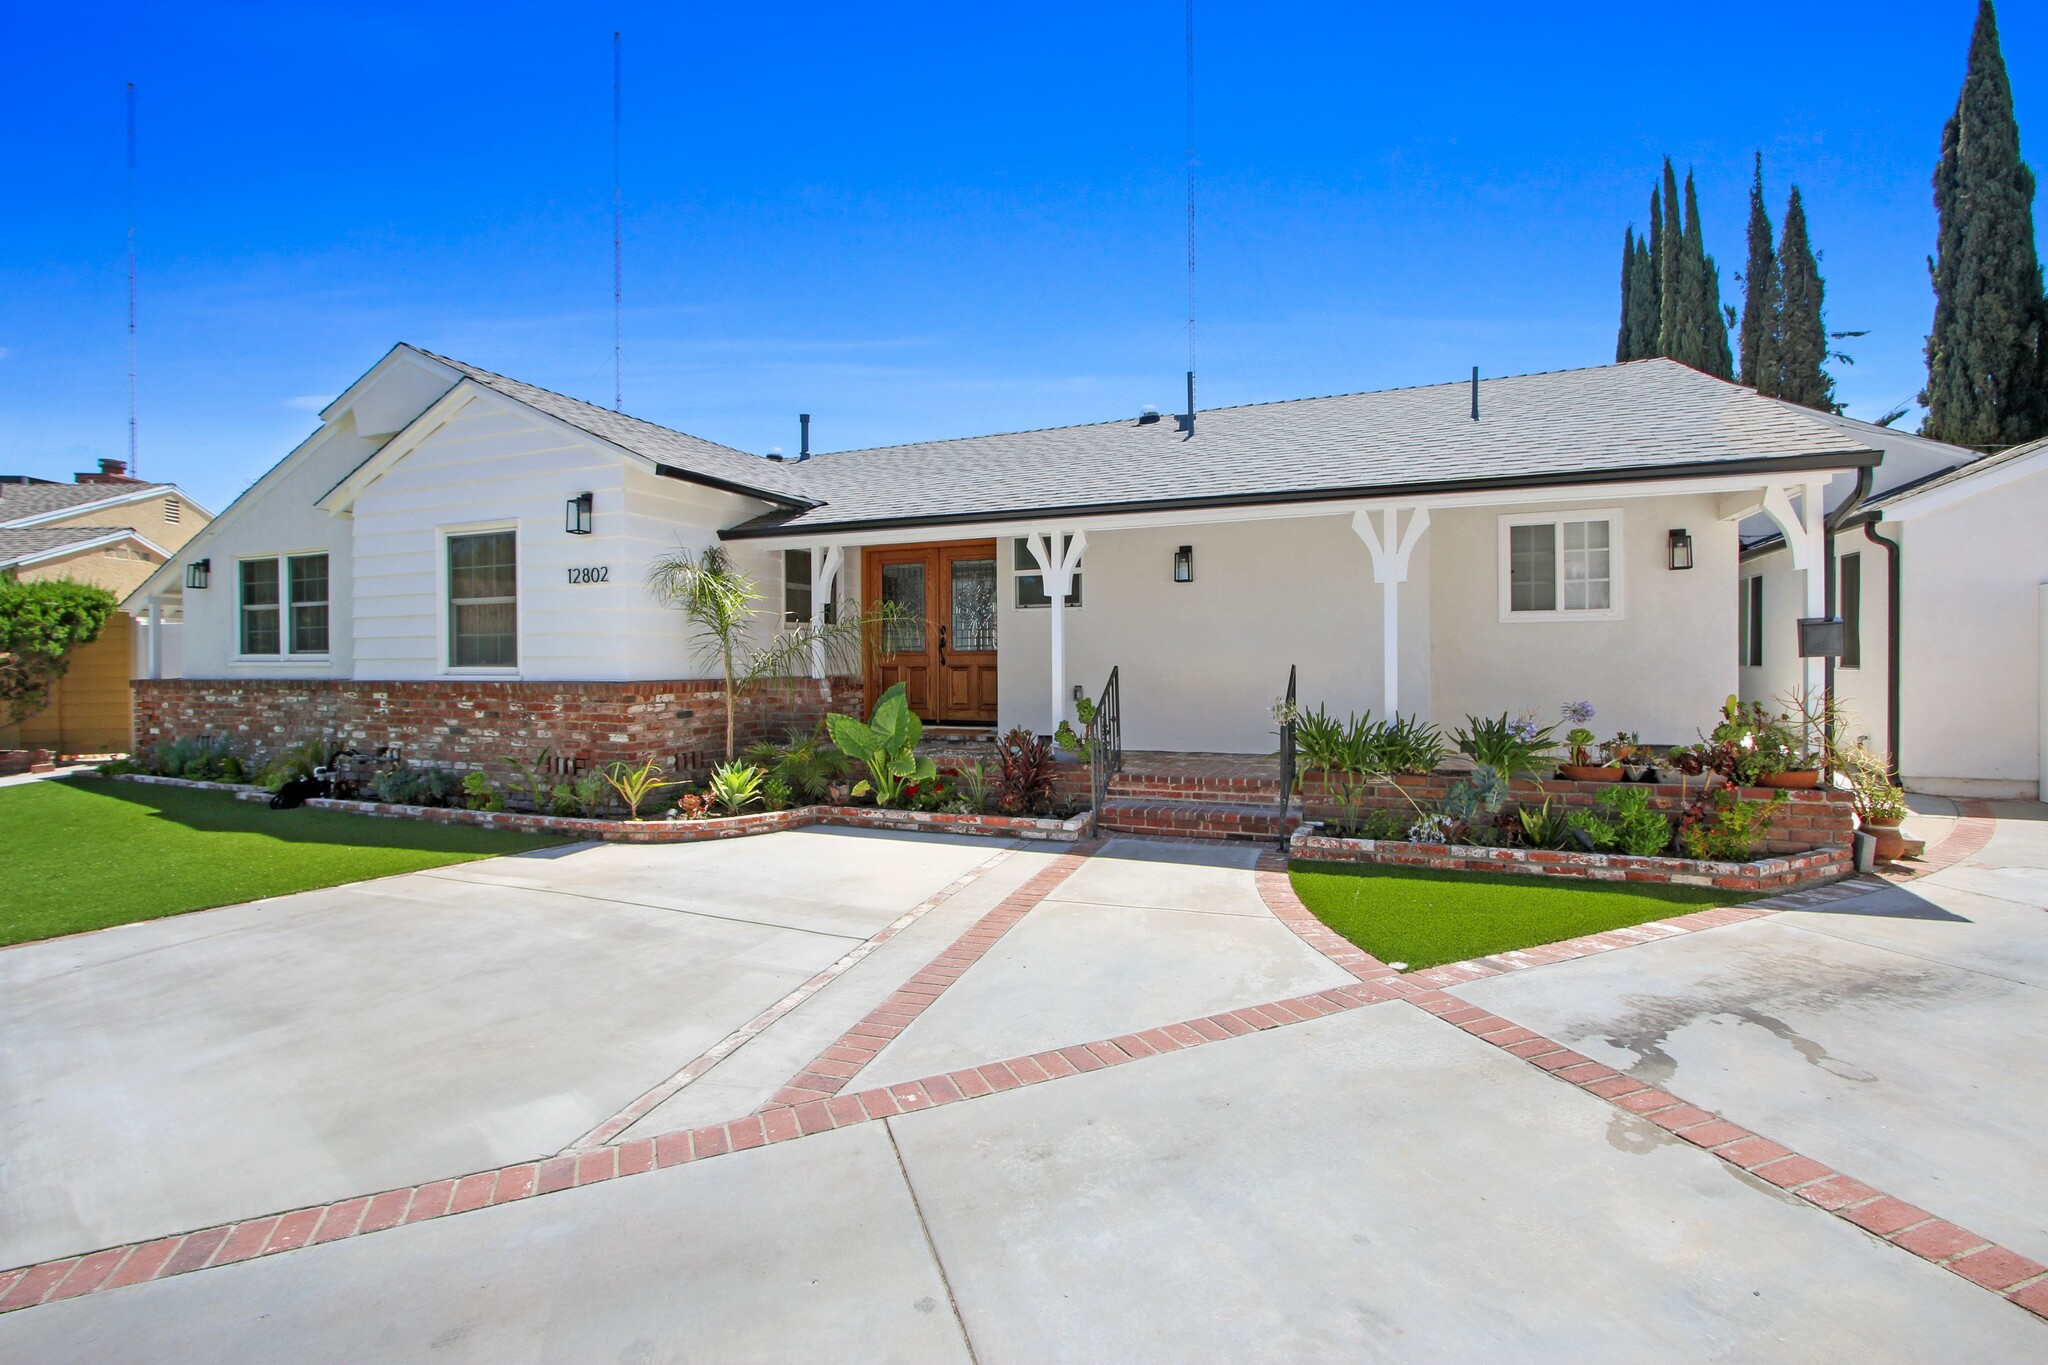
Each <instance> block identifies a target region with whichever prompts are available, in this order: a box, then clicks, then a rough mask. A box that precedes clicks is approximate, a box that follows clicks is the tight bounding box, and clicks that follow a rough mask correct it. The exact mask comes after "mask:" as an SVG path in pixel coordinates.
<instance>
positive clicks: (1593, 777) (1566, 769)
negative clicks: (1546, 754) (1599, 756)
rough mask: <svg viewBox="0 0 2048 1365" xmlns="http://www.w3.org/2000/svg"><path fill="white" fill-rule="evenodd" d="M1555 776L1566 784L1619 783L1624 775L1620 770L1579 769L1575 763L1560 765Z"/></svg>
mask: <svg viewBox="0 0 2048 1365" xmlns="http://www.w3.org/2000/svg"><path fill="white" fill-rule="evenodd" d="M1557 775H1558V776H1559V777H1562V778H1564V779H1565V780H1566V781H1567V782H1619V781H1621V779H1622V777H1623V776H1624V775H1625V774H1624V772H1623V770H1622V769H1620V768H1594V767H1581V766H1580V765H1579V764H1576V763H1560V764H1558V765H1557Z"/></svg>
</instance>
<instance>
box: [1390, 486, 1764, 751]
mask: <svg viewBox="0 0 2048 1365" xmlns="http://www.w3.org/2000/svg"><path fill="white" fill-rule="evenodd" d="M1591 506H1592V505H1591V504H1585V503H1554V504H1542V505H1532V506H1528V507H1521V506H1518V507H1514V508H1512V509H1508V508H1497V507H1489V508H1459V509H1455V510H1442V511H1437V512H1433V513H1432V514H1431V520H1430V528H1429V534H1428V535H1427V536H1425V537H1424V538H1423V548H1424V549H1426V550H1427V551H1428V552H1429V562H1430V581H1431V606H1430V623H1431V650H1432V659H1431V667H1430V674H1431V676H1432V678H1434V680H1435V684H1434V695H1433V697H1432V699H1431V708H1430V709H1431V712H1432V718H1433V719H1434V720H1435V721H1436V722H1437V723H1438V724H1439V725H1442V726H1444V727H1446V728H1449V727H1450V726H1452V725H1456V724H1462V723H1463V721H1464V719H1465V717H1466V716H1468V715H1473V716H1499V715H1501V714H1503V713H1506V714H1508V715H1517V714H1519V713H1521V712H1523V711H1526V710H1533V711H1535V713H1536V715H1537V718H1538V719H1539V720H1541V721H1542V722H1543V723H1544V724H1546V725H1547V724H1550V723H1551V722H1553V721H1556V720H1557V719H1558V711H1559V708H1561V707H1562V706H1563V705H1564V704H1565V703H1566V702H1572V701H1589V702H1591V703H1592V704H1593V707H1594V711H1595V716H1594V721H1593V725H1592V728H1593V729H1594V730H1595V731H1597V732H1598V733H1599V734H1600V735H1602V736H1603V737H1604V736H1608V735H1612V734H1614V733H1615V732H1616V731H1620V730H1631V731H1635V732H1636V733H1638V734H1640V735H1641V736H1642V737H1643V739H1644V741H1645V742H1647V743H1651V744H1680V743H1688V742H1690V741H1692V740H1693V739H1694V738H1696V735H1697V731H1698V730H1700V729H1701V728H1702V727H1711V725H1712V724H1713V720H1714V717H1715V716H1716V714H1718V713H1719V711H1720V709H1721V703H1722V702H1723V701H1724V700H1725V699H1726V698H1727V697H1728V695H1729V694H1730V693H1731V692H1734V691H1735V689H1736V677H1735V648H1734V644H1733V641H1734V639H1735V579H1736V566H1737V559H1738V555H1739V552H1740V547H1739V545H1738V542H1737V536H1736V528H1735V527H1734V526H1732V525H1730V524H1728V523H1725V522H1722V521H1719V520H1717V519H1716V515H1715V510H1716V500H1715V499H1714V498H1713V497H1711V496H1704V495H1698V496H1681V497H1666V498H1642V499H1629V500H1621V501H1607V502H1602V503H1600V504H1598V506H1601V507H1611V508H1614V509H1617V510H1619V512H1620V514H1621V518H1622V532H1621V545H1622V568H1621V573H1622V598H1621V611H1622V614H1621V617H1620V619H1618V620H1600V621H1587V620H1572V619H1570V618H1568V617H1567V618H1563V619H1543V620H1510V621H1503V620H1502V619H1501V610H1500V583H1501V579H1502V576H1503V574H1504V572H1505V570H1504V569H1503V567H1502V565H1501V562H1500V556H1501V551H1500V540H1501V536H1500V517H1501V516H1502V514H1503V513H1507V512H1512V513H1513V514H1514V515H1522V514H1524V513H1532V512H1540V511H1545V510H1556V511H1562V512H1570V511H1577V510H1589V509H1590V507H1591ZM1674 529H1683V530H1687V531H1689V532H1691V534H1692V542H1693V567H1692V568H1690V569H1684V570H1674V569H1672V568H1671V567H1670V566H1669V535H1670V532H1671V531H1672V530H1674Z"/></svg>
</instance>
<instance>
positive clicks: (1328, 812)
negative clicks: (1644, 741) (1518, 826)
mask: <svg viewBox="0 0 2048 1365" xmlns="http://www.w3.org/2000/svg"><path fill="white" fill-rule="evenodd" d="M1460 776H1461V774H1459V773H1455V772H1438V773H1434V774H1432V775H1430V776H1428V777H1404V778H1401V779H1400V783H1401V786H1402V787H1403V788H1404V789H1406V791H1407V792H1408V794H1409V795H1410V796H1412V797H1414V798H1415V800H1416V801H1417V802H1418V803H1420V804H1421V806H1422V808H1423V809H1424V810H1425V811H1429V810H1434V809H1436V806H1437V803H1438V802H1439V801H1441V800H1442V799H1443V797H1444V795H1445V793H1446V792H1448V791H1449V790H1450V789H1451V786H1452V785H1453V784H1454V783H1456V782H1457V781H1458V779H1459V777H1460ZM1614 786H1615V784H1614V783H1612V782H1565V781H1562V780H1558V779H1554V778H1553V779H1546V780H1544V781H1541V782H1535V781H1530V780H1527V779H1523V780H1521V781H1517V782H1515V783H1514V784H1513V785H1512V787H1511V788H1510V793H1511V794H1510V801H1511V803H1512V804H1513V805H1516V806H1525V805H1526V806H1541V805H1542V804H1543V802H1544V801H1545V800H1546V799H1548V800H1549V801H1550V802H1551V803H1552V804H1553V805H1554V806H1556V807H1560V808H1564V809H1581V808H1587V807H1591V806H1592V805H1593V803H1594V802H1595V801H1597V800H1598V799H1599V796H1600V793H1601V792H1604V791H1610V790H1612V789H1613V788H1614ZM1702 787H1703V782H1702V779H1699V778H1694V779H1693V780H1692V781H1691V782H1689V783H1686V784H1684V785H1682V786H1681V785H1680V784H1679V783H1676V782H1660V783H1657V784H1654V785H1652V786H1651V787H1650V788H1649V791H1650V794H1651V799H1650V805H1651V808H1652V809H1654V810H1657V811H1659V812H1661V813H1663V814H1665V815H1668V816H1671V817H1672V818H1673V819H1676V818H1677V816H1678V813H1679V811H1680V810H1681V809H1682V808H1684V807H1685V806H1686V805H1689V804H1690V803H1692V802H1694V801H1697V800H1699V798H1700V793H1701V790H1702ZM1301 795H1302V807H1303V810H1302V813H1303V816H1304V817H1305V818H1307V819H1310V820H1322V821H1333V820H1339V819H1341V818H1342V817H1343V813H1344V808H1343V806H1342V805H1341V804H1340V803H1339V802H1338V800H1337V798H1336V793H1335V792H1334V791H1333V790H1332V789H1330V788H1328V787H1326V786H1325V785H1324V783H1323V780H1322V774H1321V773H1320V772H1311V773H1308V774H1306V775H1304V776H1303V778H1302V782H1301ZM1742 795H1743V796H1744V797H1746V798H1748V799H1750V800H1755V801H1768V800H1770V799H1771V795H1772V793H1771V792H1769V791H1766V790H1764V789H1762V788H1744V789H1743V791H1742ZM1785 796H1786V798H1787V800H1786V802H1785V804H1784V805H1782V806H1780V807H1779V808H1778V812H1777V814H1776V815H1774V816H1773V817H1772V818H1771V832H1770V833H1769V834H1767V835H1765V836H1764V838H1763V839H1762V840H1761V841H1759V842H1758V844H1757V853H1758V855H1759V856H1767V855H1771V854H1778V853H1800V852H1804V851H1806V850H1807V849H1815V848H1848V847H1849V846H1850V845H1851V844H1852V843H1853V842H1854V839H1853V837H1852V836H1853V835H1854V834H1855V833H1856V810H1855V807H1854V806H1853V805H1851V804H1850V801H1849V795H1848V793H1847V792H1829V791H1803V792H1802V791H1788V792H1786V793H1785ZM1359 804H1360V806H1361V807H1362V808H1363V809H1365V810H1398V811H1404V812H1405V811H1409V810H1412V809H1413V807H1411V806H1410V805H1409V803H1408V800H1407V798H1405V797H1403V796H1402V795H1401V793H1400V792H1397V791H1395V790H1394V789H1393V788H1392V787H1390V786H1388V785H1386V784H1384V783H1376V784H1373V785H1370V786H1368V787H1367V788H1366V789H1365V794H1364V797H1363V799H1362V800H1361V801H1360V803H1359Z"/></svg>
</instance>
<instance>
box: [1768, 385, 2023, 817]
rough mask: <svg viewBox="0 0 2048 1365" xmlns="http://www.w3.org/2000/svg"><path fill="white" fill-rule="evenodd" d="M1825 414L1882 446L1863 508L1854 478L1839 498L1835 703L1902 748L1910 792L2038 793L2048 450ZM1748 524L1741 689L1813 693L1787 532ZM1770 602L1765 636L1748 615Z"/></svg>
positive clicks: (1899, 755) (1837, 490) (1890, 745)
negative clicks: (1796, 642)
mask: <svg viewBox="0 0 2048 1365" xmlns="http://www.w3.org/2000/svg"><path fill="white" fill-rule="evenodd" d="M1820 420H1822V421H1826V422H1830V423H1832V424H1834V425H1835V426H1837V427H1839V428H1841V429H1842V430H1843V431H1844V433H1845V435H1849V436H1851V437H1859V436H1860V437H1861V438H1863V439H1865V440H1867V441H1868V442H1869V443H1870V444H1871V445H1873V446H1875V447H1877V448H1879V449H1881V450H1883V451H1884V460H1883V462H1882V463H1881V464H1880V465H1879V466H1877V467H1876V468H1875V469H1874V470H1873V471H1872V480H1871V489H1870V492H1869V494H1868V496H1867V497H1865V498H1864V499H1863V501H1862V502H1860V503H1858V504H1856V505H1854V506H1852V507H1847V508H1845V507H1844V503H1846V502H1847V501H1848V499H1849V497H1850V495H1851V492H1852V490H1853V487H1854V484H1853V480H1841V481H1838V482H1837V484H1836V485H1835V486H1833V487H1832V488H1831V489H1830V490H1829V506H1830V507H1831V508H1833V509H1836V511H1837V513H1838V521H1839V526H1838V529H1837V532H1836V535H1835V537H1834V561H1835V566H1836V575H1835V578H1836V584H1837V593H1836V600H1835V603H1834V607H1833V611H1832V614H1833V615H1835V616H1838V617H1840V618H1841V619H1842V620H1843V622H1844V625H1845V627H1846V630H1845V634H1846V636H1847V641H1846V643H1847V651H1846V652H1845V654H1844V655H1843V657H1842V658H1841V659H1840V660H1839V661H1838V663H1837V666H1836V668H1835V670H1834V686H1835V694H1836V696H1837V697H1838V698H1839V700H1840V701H1841V703H1842V704H1843V706H1844V707H1845V708H1846V709H1847V711H1848V713H1849V716H1850V717H1851V719H1852V721H1853V723H1854V724H1855V728H1856V730H1857V732H1858V733H1860V734H1863V735H1867V736H1868V737H1869V738H1870V740H1871V742H1873V743H1874V744H1876V745H1877V746H1878V747H1880V748H1884V749H1887V750H1889V751H1891V752H1893V753H1894V754H1895V755H1896V760H1897V765H1898V769H1899V774H1900V777H1901V779H1902V780H1903V781H1904V782H1905V784H1906V785H1907V787H1908V788H1910V789H1912V790H1914V791H1924V792H1930V793H1935V794H1939V795H1949V796H1978V797H1990V798H1997V797H2023V798H2024V797H2037V796H2038V795H2039V794H2040V793H2041V792H2042V791H2043V790H2048V787H2044V785H2043V784H2044V778H2048V751H2044V747H2043V736H2044V735H2048V717H2044V707H2048V617H2044V615H2043V613H2044V612H2048V605H2044V603H2048V536H2044V535H2043V534H2042V530H2041V528H2042V526H2043V525H2044V524H2048V477H2043V475H2044V474H2048V442H2041V441H2036V442H2033V443H2030V444H2028V445H2025V446H2019V447H2014V448H2012V449H2010V450H2006V451H2001V452H1998V453H1996V454H1992V455H1984V454H1982V453H1981V452H1978V451H1974V450H1970V449H1966V448H1964V447H1961V446H1952V445H1946V444H1943V443H1941V442H1937V441H1930V440H1927V439H1925V438H1922V437H1918V436H1911V435H1907V434H1905V433H1902V432H1892V431H1888V430H1885V429H1884V428H1880V427H1874V426H1871V425H1870V424H1869V423H1865V422H1857V421H1855V420H1854V419H1851V418H1846V417H1821V418H1820ZM1843 512H1846V515H1840V514H1841V513H1843ZM1747 529H1748V530H1749V531H1750V532H1752V535H1753V538H1754V543H1753V545H1752V546H1751V548H1750V549H1749V550H1747V551H1746V552H1745V554H1744V556H1743V565H1742V580H1743V581H1742V585H1741V587H1740V588H1739V589H1738V592H1737V603H1738V610H1739V611H1740V612H1741V613H1742V614H1743V617H1744V621H1745V631H1744V632H1743V633H1742V634H1741V635H1740V638H1739V640H1738V645H1737V655H1738V659H1739V661H1740V662H1741V664H1742V667H1741V677H1742V696H1743V697H1744V698H1745V699H1754V700H1759V701H1765V702H1770V701H1773V700H1775V699H1778V698H1781V697H1784V696H1785V695H1787V694H1788V693H1789V692H1792V691H1796V690H1797V688H1798V686H1799V682H1800V661H1799V660H1798V659H1797V657H1796V649H1795V648H1794V647H1793V645H1792V644H1791V643H1790V642H1791V641H1792V640H1793V638H1794V637H1793V635H1792V632H1793V631H1795V630H1796V618H1797V616H1798V615H1799V614H1800V612H1801V603H1802V601H1803V599H1802V596H1801V587H1802V584H1800V583H1799V582H1797V581H1796V580H1797V579H1798V577H1799V575H1798V574H1797V572H1796V571H1795V570H1794V569H1793V568H1792V564H1791V558H1792V556H1791V554H1790V553H1789V551H1788V550H1787V549H1786V548H1785V547H1784V546H1783V545H1782V544H1781V543H1780V542H1779V540H1778V538H1777V536H1776V535H1775V533H1773V532H1771V531H1770V530H1769V528H1768V527H1767V526H1766V525H1761V524H1757V525H1752V526H1751V527H1749V528H1747ZM1895 571H1896V574H1897V597H1896V603H1894V598H1893V590H1892V582H1893V578H1892V576H1893V574H1894V572H1895ZM1759 599H1760V600H1761V602H1762V605H1763V612H1762V622H1763V626H1762V630H1761V633H1760V634H1759V635H1757V636H1754V637H1753V636H1751V635H1750V634H1749V633H1748V632H1747V627H1746V622H1747V617H1748V614H1749V611H1750V609H1751V607H1752V606H1753V605H1754V604H1755V603H1756V602H1757V601H1758V600H1759ZM1815 614H1822V613H1815ZM1895 617H1896V621H1897V648H1896V652H1895V651H1894V647H1893V624H1894V619H1895Z"/></svg>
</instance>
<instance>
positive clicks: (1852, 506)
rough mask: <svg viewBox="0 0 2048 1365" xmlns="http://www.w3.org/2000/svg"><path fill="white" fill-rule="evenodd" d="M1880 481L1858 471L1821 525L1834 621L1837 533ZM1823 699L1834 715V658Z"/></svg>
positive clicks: (1873, 472) (1824, 598)
mask: <svg viewBox="0 0 2048 1365" xmlns="http://www.w3.org/2000/svg"><path fill="white" fill-rule="evenodd" d="M1876 477H1877V469H1876V467H1875V466H1873V465H1864V466H1863V467H1862V468H1860V469H1858V470H1857V471H1856V486H1855V487H1854V488H1852V489H1850V490H1849V496H1848V497H1847V498H1844V499H1843V500H1842V505H1841V506H1840V507H1837V508H1836V509H1835V510H1834V511H1832V512H1830V513H1828V515H1827V517H1826V519H1825V520H1823V521H1822V523H1821V558H1822V559H1823V560H1824V561H1825V563H1824V564H1823V565H1822V568H1821V584H1822V586H1821V602H1822V611H1823V614H1824V615H1826V616H1827V617H1828V618H1829V619H1831V620H1832V619H1833V617H1834V615H1835V609H1836V605H1837V604H1836V601H1835V596H1836V590H1835V532H1836V531H1838V530H1840V529H1841V527H1842V523H1843V522H1845V521H1847V520H1848V519H1849V518H1850V517H1851V516H1853V515H1854V514H1855V512H1856V509H1857V508H1858V507H1861V506H1862V505H1863V500H1864V499H1865V498H1867V497H1869V496H1870V485H1871V482H1872V481H1873V480H1874V479H1875V478H1876ZM1820 695H1821V703H1822V705H1823V706H1824V707H1825V708H1826V709H1825V711H1824V712H1823V715H1832V714H1833V713H1834V709H1835V656H1834V655H1832V654H1830V655H1828V656H1827V658H1826V659H1825V660H1824V661H1823V662H1822V664H1821V684H1820ZM1821 742H1822V743H1823V744H1825V745H1827V746H1828V747H1827V749H1826V750H1825V752H1826V754H1827V757H1828V759H1829V764H1828V766H1829V767H1830V768H1833V766H1834V764H1833V759H1834V752H1833V736H1832V735H1823V736H1821Z"/></svg>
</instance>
